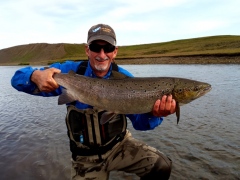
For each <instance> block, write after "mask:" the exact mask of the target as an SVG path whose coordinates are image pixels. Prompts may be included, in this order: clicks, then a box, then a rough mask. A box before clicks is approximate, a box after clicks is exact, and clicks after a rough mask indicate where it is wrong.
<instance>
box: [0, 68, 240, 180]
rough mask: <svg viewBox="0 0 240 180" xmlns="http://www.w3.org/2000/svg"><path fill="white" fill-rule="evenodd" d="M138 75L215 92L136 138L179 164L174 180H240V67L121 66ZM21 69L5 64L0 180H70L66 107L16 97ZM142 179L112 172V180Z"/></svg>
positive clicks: (0, 93)
mask: <svg viewBox="0 0 240 180" xmlns="http://www.w3.org/2000/svg"><path fill="white" fill-rule="evenodd" d="M123 67H124V68H126V69H127V70H129V71H130V72H132V74H133V75H135V76H150V77H151V76H173V77H183V78H188V79H194V80H199V81H204V82H208V83H210V84H211V85H212V90H211V91H210V92H209V93H208V94H206V95H205V96H203V97H201V98H199V99H197V100H195V101H193V102H191V103H189V104H187V105H184V106H182V107H181V118H180V122H179V124H178V125H177V123H176V116H175V115H170V116H168V117H166V118H165V120H164V122H163V123H162V124H161V125H160V126H159V127H157V128H155V129H154V130H152V131H145V132H142V131H136V130H134V129H133V128H132V125H131V124H130V123H129V124H128V129H129V130H130V131H131V132H132V134H133V136H134V137H135V138H137V139H141V140H143V141H145V142H147V143H148V144H149V145H151V146H153V147H156V148H157V149H159V150H160V151H162V152H163V153H165V154H166V155H167V156H169V157H170V158H171V159H172V161H173V169H172V174H171V177H170V179H171V180H175V179H176V180H178V179H204V180H205V179H214V180H215V179H222V180H227V179H240V112H239V107H240V102H239V99H240V66H239V65H123ZM18 68H20V67H10V66H6V67H3V66H2V67H1V66H0V179H3V180H5V179H6V180H8V179H11V180H15V179H18V180H32V179H34V180H45V179H53V180H55V179H57V180H65V179H69V178H70V167H71V160H70V159H71V154H70V150H69V143H68V139H67V135H66V127H65V120H64V117H65V113H66V109H65V106H64V105H62V106H58V105H57V97H50V98H43V97H36V96H31V95H27V94H25V93H22V92H18V91H16V90H15V89H13V88H12V87H11V84H10V80H11V77H12V76H13V74H14V72H15V71H16V70H17V69H18ZM120 179H139V178H138V177H136V176H135V175H131V174H125V173H121V172H112V173H111V175H110V180H120Z"/></svg>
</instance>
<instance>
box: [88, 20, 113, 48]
mask: <svg viewBox="0 0 240 180" xmlns="http://www.w3.org/2000/svg"><path fill="white" fill-rule="evenodd" d="M95 40H104V41H107V42H109V43H110V44H112V45H114V46H116V35H115V32H114V30H113V29H112V28H111V27H110V26H109V25H106V24H97V25H94V26H92V27H91V28H90V29H89V31H88V38H87V43H88V44H91V42H92V41H95Z"/></svg>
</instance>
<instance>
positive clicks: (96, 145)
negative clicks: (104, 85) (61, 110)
mask: <svg viewBox="0 0 240 180" xmlns="http://www.w3.org/2000/svg"><path fill="white" fill-rule="evenodd" d="M103 113H106V111H99V110H97V109H94V108H93V109H85V110H80V109H77V108H76V107H75V106H73V105H70V106H68V108H67V117H66V125H67V128H68V136H69V139H70V150H71V152H72V157H73V159H76V156H91V155H98V156H99V158H100V159H101V155H103V154H105V153H106V152H107V151H109V150H111V149H112V148H113V146H114V145H115V144H117V143H118V142H120V141H122V139H123V138H124V136H125V134H126V126H127V121H126V116H125V115H121V114H118V115H116V116H114V118H111V120H109V121H108V122H107V123H105V124H103V125H102V124H101V123H100V119H101V116H102V114H103Z"/></svg>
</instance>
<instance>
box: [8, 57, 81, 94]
mask: <svg viewBox="0 0 240 180" xmlns="http://www.w3.org/2000/svg"><path fill="white" fill-rule="evenodd" d="M79 64H80V62H73V61H66V62H64V63H62V64H60V63H54V64H52V65H51V66H50V67H54V68H57V69H60V70H61V72H62V73H68V72H69V71H70V70H73V71H75V72H76V70H77V68H78V66H79ZM43 69H44V68H39V70H43ZM35 70H37V68H33V67H30V66H28V67H25V68H21V69H19V70H17V71H16V72H15V74H14V75H13V77H12V79H11V84H12V86H13V87H14V88H15V89H17V90H18V91H22V92H25V93H28V94H32V95H38V96H57V95H60V94H61V93H62V91H61V87H59V88H58V89H56V90H55V91H53V92H51V93H44V92H41V93H38V94H34V90H35V89H36V88H37V86H36V84H35V83H33V82H32V81H31V75H32V73H33V72H34V71H35Z"/></svg>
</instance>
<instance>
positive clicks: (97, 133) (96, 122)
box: [93, 113, 102, 145]
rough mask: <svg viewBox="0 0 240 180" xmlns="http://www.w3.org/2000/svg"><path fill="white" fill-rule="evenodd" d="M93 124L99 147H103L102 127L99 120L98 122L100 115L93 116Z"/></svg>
mask: <svg viewBox="0 0 240 180" xmlns="http://www.w3.org/2000/svg"><path fill="white" fill-rule="evenodd" d="M93 124H94V129H93V130H95V135H96V136H95V137H96V144H97V145H101V144H102V141H101V133H100V128H99V127H100V126H99V120H98V114H97V113H95V114H93Z"/></svg>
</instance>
